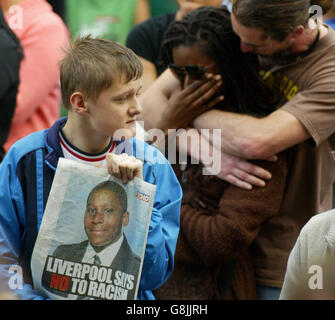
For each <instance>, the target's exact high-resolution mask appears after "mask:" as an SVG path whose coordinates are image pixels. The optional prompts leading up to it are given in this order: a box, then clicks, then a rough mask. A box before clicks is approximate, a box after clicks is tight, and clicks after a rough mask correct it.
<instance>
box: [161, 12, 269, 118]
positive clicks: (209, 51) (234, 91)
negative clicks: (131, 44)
mask: <svg viewBox="0 0 335 320" xmlns="http://www.w3.org/2000/svg"><path fill="white" fill-rule="evenodd" d="M181 45H184V46H193V45H197V46H198V47H199V48H200V50H201V51H202V52H203V54H204V55H205V56H208V57H211V58H213V59H214V61H215V62H216V63H217V65H218V67H219V69H220V72H221V75H222V79H223V83H224V89H223V95H224V97H225V99H224V105H222V106H221V105H220V106H217V107H216V108H227V107H232V108H233V110H234V111H236V112H240V113H247V114H252V115H258V116H263V115H267V114H269V113H270V112H271V111H273V108H272V107H271V106H270V103H269V102H270V97H269V95H268V93H267V91H266V89H265V88H264V85H263V83H262V82H261V79H260V78H259V76H258V70H257V57H256V56H255V55H252V54H243V53H242V52H241V50H240V39H239V37H238V36H237V35H235V33H234V32H233V29H232V25H231V21H230V13H229V11H228V10H227V9H226V8H225V7H222V8H215V7H201V8H199V9H197V10H194V11H192V12H190V13H189V14H187V15H186V16H184V18H183V19H182V20H180V21H174V22H173V23H171V24H170V26H169V28H168V30H167V32H166V34H165V39H164V41H163V44H162V58H163V61H164V63H165V64H166V65H169V64H170V63H173V57H172V50H173V48H176V47H178V46H181Z"/></svg>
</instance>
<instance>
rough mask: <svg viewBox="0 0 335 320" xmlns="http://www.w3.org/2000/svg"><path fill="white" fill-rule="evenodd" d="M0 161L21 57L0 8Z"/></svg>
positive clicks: (11, 111)
mask: <svg viewBox="0 0 335 320" xmlns="http://www.w3.org/2000/svg"><path fill="white" fill-rule="evenodd" d="M0 53H1V54H0V108H1V109H0V110H1V117H0V161H1V160H2V158H3V156H4V153H5V152H4V149H3V145H4V143H5V142H6V140H7V137H8V132H9V128H10V125H11V121H12V118H13V115H14V111H15V106H16V95H17V91H18V86H19V68H20V60H21V58H22V57H23V54H22V48H21V45H20V43H19V40H18V39H17V38H16V36H15V34H14V33H13V31H12V30H11V29H10V28H9V26H8V24H7V23H6V20H5V17H4V15H3V13H2V10H1V8H0Z"/></svg>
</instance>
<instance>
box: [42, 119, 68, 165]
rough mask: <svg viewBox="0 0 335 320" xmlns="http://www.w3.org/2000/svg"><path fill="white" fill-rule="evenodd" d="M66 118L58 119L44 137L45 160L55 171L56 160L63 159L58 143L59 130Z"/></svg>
mask: <svg viewBox="0 0 335 320" xmlns="http://www.w3.org/2000/svg"><path fill="white" fill-rule="evenodd" d="M66 120H67V117H63V118H60V119H58V120H57V121H56V122H55V123H54V124H53V125H52V126H51V127H50V128H49V129H48V130H47V133H46V137H45V145H46V147H47V150H48V154H47V155H46V157H45V160H46V161H47V162H48V164H50V165H51V166H52V167H53V169H56V167H57V164H58V159H59V158H60V157H64V154H63V151H62V148H61V145H60V143H59V130H60V128H62V127H63V126H64V125H65V123H66Z"/></svg>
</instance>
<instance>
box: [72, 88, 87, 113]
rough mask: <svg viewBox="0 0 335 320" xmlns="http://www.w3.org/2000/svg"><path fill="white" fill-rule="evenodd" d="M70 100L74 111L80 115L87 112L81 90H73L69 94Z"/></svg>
mask: <svg viewBox="0 0 335 320" xmlns="http://www.w3.org/2000/svg"><path fill="white" fill-rule="evenodd" d="M70 102H71V105H72V108H73V111H74V112H76V113H78V114H80V115H83V114H85V113H87V106H86V104H85V99H84V96H83V94H82V93H81V92H74V93H73V94H72V95H71V98H70Z"/></svg>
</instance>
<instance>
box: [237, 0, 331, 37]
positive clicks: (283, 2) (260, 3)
mask: <svg viewBox="0 0 335 320" xmlns="http://www.w3.org/2000/svg"><path fill="white" fill-rule="evenodd" d="M314 5H318V6H320V7H321V8H322V12H323V14H326V13H327V12H328V11H329V10H330V9H331V8H332V7H333V5H334V1H333V0H233V7H232V12H233V14H234V15H235V17H236V19H237V21H238V22H239V23H240V24H242V25H243V26H245V27H248V28H257V29H260V30H262V31H263V32H264V38H271V39H273V40H277V41H283V40H284V39H285V38H286V37H287V36H288V35H289V34H290V32H292V31H293V29H294V28H295V27H297V26H299V25H302V26H304V27H306V26H307V23H308V20H309V18H310V17H311V16H312V15H313V14H315V12H309V8H310V7H311V6H314Z"/></svg>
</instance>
